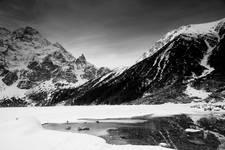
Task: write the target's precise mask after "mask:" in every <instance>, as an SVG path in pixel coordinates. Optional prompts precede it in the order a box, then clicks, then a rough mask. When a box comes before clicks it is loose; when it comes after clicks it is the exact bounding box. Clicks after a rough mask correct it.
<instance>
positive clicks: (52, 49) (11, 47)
mask: <svg viewBox="0 0 225 150" xmlns="http://www.w3.org/2000/svg"><path fill="white" fill-rule="evenodd" d="M109 71H110V70H109V69H107V68H104V69H103V68H99V69H98V68H96V67H95V66H94V65H92V64H91V63H89V62H88V61H87V60H86V58H85V56H84V55H82V56H80V57H79V58H77V59H76V58H75V57H74V56H73V55H72V54H70V53H69V52H68V51H66V50H65V49H64V48H63V46H62V45H60V44H59V43H51V42H50V41H48V40H47V39H45V38H44V37H43V36H42V35H41V34H40V33H39V32H38V31H37V30H36V29H34V28H32V27H25V28H19V29H17V30H15V31H13V32H11V31H9V30H7V29H6V28H0V99H2V101H1V102H2V103H3V105H4V104H5V105H6V104H7V102H6V100H7V99H10V98H12V97H14V99H21V98H22V99H23V100H24V101H26V103H29V104H32V105H37V104H41V105H43V104H42V103H46V101H45V100H47V98H48V97H49V96H50V95H51V92H52V91H53V90H55V89H61V88H65V87H67V88H68V87H76V86H78V85H81V84H83V83H85V82H86V81H88V80H91V79H94V78H96V77H100V76H102V75H103V74H104V73H108V72H109Z"/></svg>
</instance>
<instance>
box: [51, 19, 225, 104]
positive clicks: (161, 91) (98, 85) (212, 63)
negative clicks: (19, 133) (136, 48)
mask: <svg viewBox="0 0 225 150" xmlns="http://www.w3.org/2000/svg"><path fill="white" fill-rule="evenodd" d="M224 35H225V20H224V19H222V20H219V21H216V22H211V23H205V24H197V25H188V26H182V27H180V28H178V29H175V30H173V31H171V32H169V33H167V34H166V35H165V36H164V37H163V38H162V39H160V40H159V41H158V42H156V44H155V45H154V46H153V47H152V48H151V49H150V50H149V51H148V52H146V53H145V54H144V57H143V58H141V59H140V60H139V61H138V63H137V64H135V65H133V66H131V67H129V68H127V69H125V70H124V71H122V72H120V73H116V72H113V73H110V74H107V75H105V76H103V77H101V78H98V79H95V80H91V81H89V82H87V83H86V84H84V85H82V86H80V87H78V88H74V89H69V90H60V91H58V92H56V93H54V96H55V97H54V99H57V98H59V97H60V100H61V101H62V100H63V101H65V102H66V103H67V104H68V105H82V104H159V103H166V102H175V103H187V102H191V101H203V100H204V101H215V100H223V99H224V98H225V91H224V89H225V78H224V77H225V72H224V70H225V66H224V64H225V59H224V58H225V54H224V52H225V47H224V44H225V36H224ZM64 97H65V98H64Z"/></svg>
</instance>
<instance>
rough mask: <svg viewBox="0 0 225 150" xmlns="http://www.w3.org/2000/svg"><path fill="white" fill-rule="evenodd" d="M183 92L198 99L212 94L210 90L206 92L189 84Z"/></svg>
mask: <svg viewBox="0 0 225 150" xmlns="http://www.w3.org/2000/svg"><path fill="white" fill-rule="evenodd" d="M184 93H185V94H187V95H188V96H189V97H197V98H199V99H206V98H207V97H209V95H210V94H212V93H211V92H207V91H205V90H203V89H201V90H197V89H195V88H193V87H191V85H189V84H188V85H187V88H186V90H185V91H184Z"/></svg>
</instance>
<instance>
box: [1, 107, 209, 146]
mask: <svg viewBox="0 0 225 150" xmlns="http://www.w3.org/2000/svg"><path fill="white" fill-rule="evenodd" d="M191 105H194V104H163V105H138V106H135V105H133V106H68V107H63V106H59V107H26V108H1V109H0V145H1V149H2V150H15V149H19V150H30V149H32V150H111V149H113V150H114V149H115V150H123V149H126V150H127V149H129V150H143V149H148V150H151V149H152V150H161V149H162V150H164V149H168V148H164V147H161V146H140V145H139V146H136V145H110V144H107V143H106V142H105V141H104V139H101V138H99V137H95V136H91V135H85V134H79V133H70V132H59V131H51V130H46V129H43V128H42V126H41V123H47V122H66V121H67V120H68V121H70V122H75V121H79V120H78V119H80V118H93V119H94V118H98V119H101V118H102V119H103V118H118V117H120V118H121V117H132V116H141V115H147V114H153V116H166V115H173V114H180V113H186V114H205V113H208V112H204V111H202V110H201V109H193V108H191V107H190V106H191Z"/></svg>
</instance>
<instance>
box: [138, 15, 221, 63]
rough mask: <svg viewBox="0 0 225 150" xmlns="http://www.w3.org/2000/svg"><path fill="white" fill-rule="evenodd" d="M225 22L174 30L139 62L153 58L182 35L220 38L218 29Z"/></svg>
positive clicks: (188, 26) (193, 25) (219, 21)
mask: <svg viewBox="0 0 225 150" xmlns="http://www.w3.org/2000/svg"><path fill="white" fill-rule="evenodd" d="M224 22H225V18H224V19H221V20H218V21H214V22H209V23H202V24H191V25H187V26H181V27H179V28H177V29H175V30H172V31H170V32H168V33H167V34H166V35H164V36H163V37H162V38H161V39H160V40H158V41H157V42H156V43H155V44H154V45H153V46H152V48H150V50H149V51H147V52H145V53H144V54H143V56H142V57H141V58H140V59H139V60H138V61H137V62H140V61H141V60H143V59H145V58H147V57H150V56H152V55H153V54H154V53H156V52H157V51H158V50H159V49H161V48H162V47H163V46H165V45H166V44H167V43H169V42H170V41H172V40H173V39H174V38H175V37H177V36H178V35H181V34H186V35H189V36H192V37H198V36H199V35H206V34H208V35H213V36H215V37H217V38H218V39H219V38H220V37H219V33H218V28H220V25H221V24H223V23H224Z"/></svg>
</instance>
